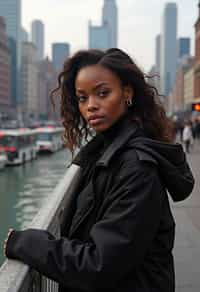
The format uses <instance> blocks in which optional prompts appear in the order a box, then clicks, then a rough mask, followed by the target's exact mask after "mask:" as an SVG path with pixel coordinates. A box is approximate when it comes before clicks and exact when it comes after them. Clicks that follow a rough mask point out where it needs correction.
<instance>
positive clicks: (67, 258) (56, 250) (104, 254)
mask: <svg viewBox="0 0 200 292" xmlns="http://www.w3.org/2000/svg"><path fill="white" fill-rule="evenodd" d="M131 164H132V163H131V162H130V163H126V165H125V166H124V167H122V169H121V171H120V172H119V175H118V177H116V181H115V183H114V185H113V187H112V189H111V190H110V192H109V194H108V195H107V199H108V201H107V203H108V204H107V208H106V209H105V211H104V215H103V217H102V219H101V220H100V221H98V222H96V223H95V224H94V225H93V227H92V229H91V231H90V240H89V241H88V242H87V243H83V242H81V241H79V240H76V239H71V240H69V239H68V238H60V239H55V238H54V237H53V236H52V235H51V234H50V233H49V232H47V231H44V230H36V229H28V230H25V231H14V232H13V233H12V234H11V236H10V238H9V240H8V244H7V249H6V254H7V256H8V258H13V259H18V260H20V261H22V262H24V263H25V264H28V265H30V266H31V267H32V268H35V269H36V270H38V271H39V272H41V273H42V274H44V275H45V276H47V277H49V278H51V279H53V280H55V281H57V282H59V283H60V284H62V285H63V286H65V287H73V288H76V289H83V290H85V291H93V290H95V289H97V288H98V289H101V288H102V289H103V288H109V287H110V288H111V287H114V286H115V285H117V281H118V280H119V279H120V278H121V277H123V276H124V275H126V274H127V273H128V272H129V271H130V270H133V269H137V268H138V267H139V265H140V264H141V263H142V262H143V259H144V257H145V253H146V252H147V251H148V249H149V246H150V244H151V242H152V240H153V238H154V236H155V234H156V232H157V229H158V226H159V221H160V216H161V206H162V201H163V190H162V186H161V183H160V181H159V178H158V174H157V170H156V168H154V167H152V165H151V166H149V165H146V164H145V163H141V162H140V163H139V162H138V163H137V165H135V164H133V165H131Z"/></svg>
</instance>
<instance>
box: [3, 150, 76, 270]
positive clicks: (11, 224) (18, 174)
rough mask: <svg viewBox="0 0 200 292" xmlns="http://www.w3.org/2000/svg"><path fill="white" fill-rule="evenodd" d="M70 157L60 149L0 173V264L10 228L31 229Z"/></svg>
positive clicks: (65, 151)
mask: <svg viewBox="0 0 200 292" xmlns="http://www.w3.org/2000/svg"><path fill="white" fill-rule="evenodd" d="M70 158H71V157H70V153H69V152H68V151H67V150H61V151H59V152H56V153H54V154H46V155H38V158H37V159H36V160H33V161H31V162H27V163H26V164H24V165H23V166H9V167H6V168H4V169H3V170H1V171H0V222H1V228H0V245H1V247H0V265H1V264H2V263H3V261H4V260H5V258H4V256H3V241H4V239H5V237H6V235H7V231H8V228H15V229H18V230H19V229H23V228H26V227H27V226H28V224H29V223H30V222H31V221H32V219H33V217H34V216H35V215H36V213H37V212H38V210H39V208H40V207H42V206H43V205H44V203H45V201H46V200H47V199H48V198H49V196H50V195H51V192H52V190H53V189H54V188H55V185H56V184H57V183H58V182H59V180H60V179H61V178H62V176H63V175H64V173H65V171H66V166H67V164H68V163H69V161H70Z"/></svg>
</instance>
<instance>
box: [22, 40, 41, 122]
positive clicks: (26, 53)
mask: <svg viewBox="0 0 200 292" xmlns="http://www.w3.org/2000/svg"><path fill="white" fill-rule="evenodd" d="M21 79H22V80H21V81H22V90H21V92H22V96H23V110H24V114H23V116H24V119H25V121H26V122H29V121H30V120H31V119H34V118H37V116H38V110H39V108H38V64H37V48H36V47H35V45H34V44H33V43H31V42H23V45H22V66H21Z"/></svg>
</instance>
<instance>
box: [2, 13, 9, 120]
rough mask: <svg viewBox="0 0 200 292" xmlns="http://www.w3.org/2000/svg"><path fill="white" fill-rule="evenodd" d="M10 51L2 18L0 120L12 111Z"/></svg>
mask: <svg viewBox="0 0 200 292" xmlns="http://www.w3.org/2000/svg"><path fill="white" fill-rule="evenodd" d="M10 72H11V68H10V50H9V47H8V37H7V35H6V25H5V22H4V19H3V17H2V16H0V120H1V117H3V116H7V115H8V113H9V112H10V111H11V106H10V105H11V100H10Z"/></svg>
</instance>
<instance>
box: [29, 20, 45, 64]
mask: <svg viewBox="0 0 200 292" xmlns="http://www.w3.org/2000/svg"><path fill="white" fill-rule="evenodd" d="M31 40H32V42H33V43H34V44H35V46H36V48H37V59H38V60H39V61H41V60H43V59H44V24H43V22H42V21H40V20H34V21H33V22H32V25H31Z"/></svg>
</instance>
